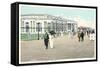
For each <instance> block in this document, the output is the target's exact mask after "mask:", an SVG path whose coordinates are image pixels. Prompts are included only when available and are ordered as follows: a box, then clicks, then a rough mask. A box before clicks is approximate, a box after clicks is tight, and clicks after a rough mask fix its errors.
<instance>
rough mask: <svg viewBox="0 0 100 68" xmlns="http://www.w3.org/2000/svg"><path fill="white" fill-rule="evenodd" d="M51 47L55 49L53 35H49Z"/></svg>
mask: <svg viewBox="0 0 100 68" xmlns="http://www.w3.org/2000/svg"><path fill="white" fill-rule="evenodd" d="M49 45H50V48H53V35H51V34H49Z"/></svg>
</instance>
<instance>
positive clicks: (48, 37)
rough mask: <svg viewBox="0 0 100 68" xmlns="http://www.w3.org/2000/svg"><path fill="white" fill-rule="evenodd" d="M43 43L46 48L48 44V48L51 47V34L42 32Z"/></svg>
mask: <svg viewBox="0 0 100 68" xmlns="http://www.w3.org/2000/svg"><path fill="white" fill-rule="evenodd" d="M44 44H45V47H46V49H48V45H50V48H53V35H51V34H50V33H49V34H48V33H47V32H45V34H44Z"/></svg>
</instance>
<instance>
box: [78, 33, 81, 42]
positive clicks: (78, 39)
mask: <svg viewBox="0 0 100 68" xmlns="http://www.w3.org/2000/svg"><path fill="white" fill-rule="evenodd" d="M80 37H81V36H80V32H78V41H79V42H80Z"/></svg>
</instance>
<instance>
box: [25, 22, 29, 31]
mask: <svg viewBox="0 0 100 68" xmlns="http://www.w3.org/2000/svg"><path fill="white" fill-rule="evenodd" d="M26 32H29V22H26Z"/></svg>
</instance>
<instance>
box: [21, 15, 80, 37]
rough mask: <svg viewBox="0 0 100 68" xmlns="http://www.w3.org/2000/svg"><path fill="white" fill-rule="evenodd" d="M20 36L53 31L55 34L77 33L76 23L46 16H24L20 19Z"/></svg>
mask: <svg viewBox="0 0 100 68" xmlns="http://www.w3.org/2000/svg"><path fill="white" fill-rule="evenodd" d="M20 25H21V27H20V28H21V34H27V33H30V34H38V33H39V34H40V35H41V34H44V32H45V31H48V32H49V31H54V32H56V34H59V33H68V32H77V28H78V26H77V22H76V21H74V20H69V19H65V18H62V17H57V16H52V15H48V14H25V15H21V19H20Z"/></svg>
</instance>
